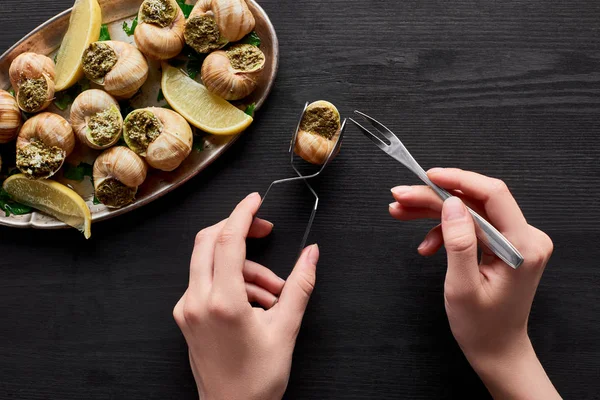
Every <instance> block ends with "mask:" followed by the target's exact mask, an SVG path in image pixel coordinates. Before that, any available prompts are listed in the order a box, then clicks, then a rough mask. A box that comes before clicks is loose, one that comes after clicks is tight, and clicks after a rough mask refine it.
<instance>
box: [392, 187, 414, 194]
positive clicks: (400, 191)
mask: <svg viewBox="0 0 600 400" xmlns="http://www.w3.org/2000/svg"><path fill="white" fill-rule="evenodd" d="M411 190H412V187H410V186H396V187H395V188H393V189H392V193H393V194H395V195H396V196H402V195H403V194H405V193H408V192H410V191H411Z"/></svg>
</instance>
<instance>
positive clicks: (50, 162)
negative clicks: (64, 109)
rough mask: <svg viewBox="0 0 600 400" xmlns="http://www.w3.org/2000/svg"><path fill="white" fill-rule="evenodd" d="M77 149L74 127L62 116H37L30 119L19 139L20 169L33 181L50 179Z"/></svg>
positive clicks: (18, 160)
mask: <svg viewBox="0 0 600 400" xmlns="http://www.w3.org/2000/svg"><path fill="white" fill-rule="evenodd" d="M73 147H75V135H74V134H73V129H72V128H71V125H69V123H68V122H67V121H66V120H65V119H64V118H63V117H61V116H60V115H57V114H52V113H48V112H46V113H42V114H38V115H36V116H34V117H32V118H30V119H28V120H27V121H26V122H25V123H24V124H23V127H22V128H21V131H20V132H19V136H18V137H17V168H18V169H19V170H20V171H21V172H22V173H24V174H26V175H27V176H29V177H30V178H49V177H51V176H52V175H54V174H55V173H56V172H57V171H58V170H59V169H60V167H61V166H62V165H63V163H64V161H65V159H66V158H67V156H68V155H69V154H71V152H72V151H73Z"/></svg>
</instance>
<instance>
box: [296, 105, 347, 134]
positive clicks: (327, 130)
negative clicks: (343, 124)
mask: <svg viewBox="0 0 600 400" xmlns="http://www.w3.org/2000/svg"><path fill="white" fill-rule="evenodd" d="M300 129H302V130H303V131H306V132H312V133H314V134H317V135H320V136H323V137H324V138H325V139H328V140H331V139H333V137H334V136H335V134H336V133H337V131H338V130H339V129H340V116H339V115H338V113H336V112H335V110H333V109H331V108H329V107H314V108H309V109H308V110H306V112H305V113H304V117H303V118H302V123H301V124H300Z"/></svg>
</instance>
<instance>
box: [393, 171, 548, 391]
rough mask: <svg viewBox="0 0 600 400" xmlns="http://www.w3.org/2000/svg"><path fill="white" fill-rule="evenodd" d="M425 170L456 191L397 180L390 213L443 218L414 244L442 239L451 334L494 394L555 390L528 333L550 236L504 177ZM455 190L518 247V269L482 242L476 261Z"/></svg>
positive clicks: (427, 251)
mask: <svg viewBox="0 0 600 400" xmlns="http://www.w3.org/2000/svg"><path fill="white" fill-rule="evenodd" d="M428 176H429V178H430V179H431V181H432V182H434V183H435V184H437V185H438V186H440V187H443V188H445V189H447V190H451V191H454V193H455V194H456V195H457V196H458V197H452V198H450V199H448V200H446V201H445V202H444V203H442V201H441V200H440V199H439V197H438V196H437V195H436V194H435V193H434V192H433V191H432V190H431V189H430V188H429V187H427V186H412V187H409V186H401V187H396V188H394V189H392V194H393V196H394V198H395V200H396V202H395V203H392V204H390V214H391V215H392V216H393V217H394V218H397V219H400V220H404V221H407V220H414V219H420V218H440V217H441V220H442V223H441V224H440V225H438V226H437V227H435V228H434V229H433V230H432V231H430V232H429V233H428V234H427V236H426V237H425V240H424V241H423V243H422V244H421V245H420V246H419V252H420V253H421V254H422V255H432V254H434V253H435V252H437V251H438V250H439V249H440V248H441V247H442V245H445V247H446V251H447V255H448V270H447V273H446V281H445V285H444V298H445V306H446V312H447V315H448V320H449V321H450V328H451V330H452V333H453V335H454V337H455V338H456V341H457V342H458V344H459V345H460V347H461V349H462V350H463V352H464V354H465V356H466V357H467V359H468V360H469V362H470V363H471V365H472V366H473V368H474V369H475V371H476V372H477V373H478V374H479V376H480V377H481V379H482V380H483V382H484V383H485V384H486V386H487V387H488V389H489V390H490V392H491V393H492V395H493V396H494V398H510V399H558V398H560V396H559V394H558V392H557V391H556V389H555V388H554V386H553V385H552V383H551V382H550V380H549V378H548V376H547V375H546V373H545V371H544V369H543V367H542V366H541V364H540V363H539V361H538V359H537V356H536V355H535V352H534V350H533V347H532V345H531V341H530V340H529V337H528V334H527V322H528V318H529V313H530V310H531V304H532V302H533V298H534V296H535V292H536V290H537V287H538V284H539V281H540V278H541V276H542V273H543V271H544V268H545V266H546V263H547V262H548V260H549V258H550V255H551V254H552V250H553V245H552V241H551V240H550V238H549V237H548V236H547V235H546V234H545V233H543V232H542V231H540V230H538V229H536V228H534V227H533V226H531V225H529V224H528V223H527V221H526V220H525V217H524V216H523V214H522V212H521V210H520V208H519V206H518V205H517V202H516V201H515V199H514V198H513V196H512V195H511V193H510V191H509V190H508V188H507V187H506V185H505V184H504V182H502V181H501V180H498V179H493V178H489V177H486V176H483V175H480V174H476V173H474V172H468V171H462V170H459V169H441V168H436V169H433V170H431V171H429V172H428ZM459 197H460V198H462V200H464V202H466V203H467V204H468V205H469V206H470V207H471V208H473V209H474V210H475V211H477V212H478V213H479V214H480V215H482V216H483V217H484V218H486V219H488V220H489V221H490V222H491V223H492V224H493V225H494V226H495V227H496V228H497V229H498V230H499V231H500V232H502V234H503V235H504V236H506V238H507V239H508V240H510V242H511V243H512V244H513V245H514V246H516V247H517V249H518V250H519V251H520V252H521V254H522V255H523V257H524V259H525V261H524V263H523V265H522V266H521V267H520V268H519V269H518V270H513V269H512V268H510V267H509V266H508V265H506V264H505V263H504V262H503V261H501V260H500V259H499V258H498V257H496V256H495V255H494V254H493V253H492V252H490V251H489V250H488V249H485V248H484V249H482V252H483V253H482V257H481V262H478V259H477V238H476V236H475V225H474V221H473V218H472V217H471V215H470V214H469V212H468V210H467V209H466V207H465V205H464V203H463V201H462V200H461V199H460V198H459Z"/></svg>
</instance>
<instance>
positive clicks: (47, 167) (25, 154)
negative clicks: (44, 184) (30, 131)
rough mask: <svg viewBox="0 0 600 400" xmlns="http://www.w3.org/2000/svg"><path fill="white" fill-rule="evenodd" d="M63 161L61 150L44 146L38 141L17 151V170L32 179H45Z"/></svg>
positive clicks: (56, 169)
mask: <svg viewBox="0 0 600 400" xmlns="http://www.w3.org/2000/svg"><path fill="white" fill-rule="evenodd" d="M64 159H65V151H64V150H63V149H61V148H59V147H56V146H54V147H49V146H46V145H45V144H44V143H42V142H41V141H39V140H34V141H32V142H31V143H30V144H28V145H26V146H25V147H23V148H20V149H17V168H19V170H20V171H21V172H22V173H24V174H26V175H28V176H30V177H32V178H47V177H48V176H50V175H52V174H53V173H54V172H56V171H58V169H59V168H60V166H61V165H62V163H63V161H64Z"/></svg>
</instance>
